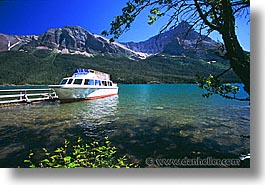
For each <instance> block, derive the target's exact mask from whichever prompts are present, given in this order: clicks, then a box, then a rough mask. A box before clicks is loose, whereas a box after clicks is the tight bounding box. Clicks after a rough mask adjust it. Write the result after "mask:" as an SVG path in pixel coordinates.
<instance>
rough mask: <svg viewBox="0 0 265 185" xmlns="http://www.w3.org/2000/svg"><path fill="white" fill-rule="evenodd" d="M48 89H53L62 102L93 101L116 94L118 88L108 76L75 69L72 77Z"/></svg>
mask: <svg viewBox="0 0 265 185" xmlns="http://www.w3.org/2000/svg"><path fill="white" fill-rule="evenodd" d="M49 87H50V88H52V89H54V91H55V92H56V95H57V96H58V98H59V100H61V101H62V102H72V101H80V100H93V99H98V98H105V97H108V96H113V95H117V94H118V86H117V84H115V83H113V82H112V81H111V80H110V75H109V74H107V73H103V72H100V71H95V70H93V69H77V70H75V72H74V74H73V76H71V77H66V78H64V79H63V80H62V81H61V83H60V84H59V85H49Z"/></svg>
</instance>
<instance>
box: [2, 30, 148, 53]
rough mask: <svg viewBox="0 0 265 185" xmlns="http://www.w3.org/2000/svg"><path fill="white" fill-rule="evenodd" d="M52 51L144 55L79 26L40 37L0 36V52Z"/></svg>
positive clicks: (49, 31) (52, 31) (49, 32)
mask: <svg viewBox="0 0 265 185" xmlns="http://www.w3.org/2000/svg"><path fill="white" fill-rule="evenodd" d="M33 49H52V50H54V51H56V52H59V53H64V54H83V55H86V56H92V55H93V54H99V53H101V54H104V53H111V54H120V55H126V56H128V57H130V58H145V57H146V55H145V54H144V53H140V52H135V51H133V50H130V49H128V48H126V47H124V46H123V45H121V44H119V43H117V42H113V43H110V42H109V41H108V39H106V38H104V37H102V36H99V35H96V34H92V33H90V32H88V31H87V30H85V29H83V28H81V27H80V26H65V27H63V28H54V29H49V30H48V31H46V32H45V33H43V34H41V35H40V36H11V35H5V34H0V51H8V50H12V51H17V50H18V51H30V50H33Z"/></svg>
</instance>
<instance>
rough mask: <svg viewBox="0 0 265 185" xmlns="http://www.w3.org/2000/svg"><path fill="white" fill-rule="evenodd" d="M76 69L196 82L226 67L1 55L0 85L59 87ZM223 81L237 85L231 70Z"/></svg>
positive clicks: (123, 78) (164, 59)
mask: <svg viewBox="0 0 265 185" xmlns="http://www.w3.org/2000/svg"><path fill="white" fill-rule="evenodd" d="M77 68H91V69H95V70H99V71H103V72H106V73H109V74H110V75H111V78H112V80H113V81H114V82H116V83H124V84H131V83H135V84H140V83H141V84H145V83H195V82H196V78H195V76H196V75H201V76H208V75H209V74H219V73H221V72H222V71H223V70H225V69H227V68H228V63H227V62H226V61H223V60H220V62H219V61H217V62H216V63H214V64H208V63H207V61H205V60H202V59H193V58H188V57H178V56H171V55H156V56H151V57H148V58H147V59H145V60H131V59H128V58H127V57H125V56H120V55H108V54H104V55H103V54H98V55H95V56H94V57H86V56H83V55H69V54H58V53H54V52H52V51H50V50H34V51H31V52H21V51H9V52H1V53H0V84H1V85H7V84H15V85H24V84H32V85H48V84H58V83H59V82H60V80H61V79H62V78H63V77H66V76H70V75H72V73H73V72H74V71H75V69H77ZM222 80H223V81H225V82H240V81H239V79H238V78H237V77H236V75H235V74H234V73H233V72H232V71H231V72H229V73H227V74H226V75H225V76H224V77H223V79H222Z"/></svg>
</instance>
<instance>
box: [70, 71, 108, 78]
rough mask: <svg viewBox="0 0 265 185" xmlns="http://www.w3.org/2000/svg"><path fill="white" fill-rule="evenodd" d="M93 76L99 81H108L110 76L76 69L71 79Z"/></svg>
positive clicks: (99, 72)
mask: <svg viewBox="0 0 265 185" xmlns="http://www.w3.org/2000/svg"><path fill="white" fill-rule="evenodd" d="M87 75H89V76H95V77H97V78H99V79H101V80H110V75H109V74H107V73H104V72H101V71H96V70H94V69H76V70H75V72H74V74H73V76H72V77H83V76H87Z"/></svg>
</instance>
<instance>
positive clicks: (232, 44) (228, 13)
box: [219, 0, 250, 95]
mask: <svg viewBox="0 0 265 185" xmlns="http://www.w3.org/2000/svg"><path fill="white" fill-rule="evenodd" d="M222 3H223V8H224V15H225V16H224V24H223V27H222V28H221V29H220V31H219V32H220V33H221V34H222V38H223V40H224V44H225V48H226V51H227V53H226V57H227V58H228V59H229V60H230V65H231V67H232V69H233V70H234V72H235V73H236V74H237V76H238V77H239V78H240V79H241V80H242V82H243V83H244V85H245V87H244V89H245V91H246V92H247V93H248V94H249V95H250V61H249V56H248V55H247V54H246V53H245V52H244V50H243V49H242V47H241V45H240V44H239V42H238V39H237V36H236V33H235V18H234V15H233V11H232V7H231V3H230V0H222Z"/></svg>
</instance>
